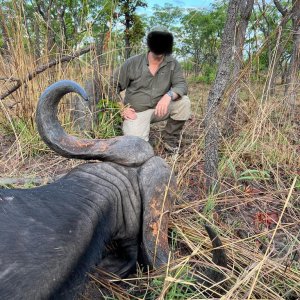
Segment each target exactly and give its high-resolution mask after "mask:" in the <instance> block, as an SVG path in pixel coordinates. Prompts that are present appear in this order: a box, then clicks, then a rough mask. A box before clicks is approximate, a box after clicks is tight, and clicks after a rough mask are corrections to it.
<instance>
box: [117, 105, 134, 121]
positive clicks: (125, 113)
mask: <svg viewBox="0 0 300 300" xmlns="http://www.w3.org/2000/svg"><path fill="white" fill-rule="evenodd" d="M121 116H122V117H123V119H124V120H135V119H136V112H135V110H134V109H133V108H131V107H124V108H123V109H122V111H121Z"/></svg>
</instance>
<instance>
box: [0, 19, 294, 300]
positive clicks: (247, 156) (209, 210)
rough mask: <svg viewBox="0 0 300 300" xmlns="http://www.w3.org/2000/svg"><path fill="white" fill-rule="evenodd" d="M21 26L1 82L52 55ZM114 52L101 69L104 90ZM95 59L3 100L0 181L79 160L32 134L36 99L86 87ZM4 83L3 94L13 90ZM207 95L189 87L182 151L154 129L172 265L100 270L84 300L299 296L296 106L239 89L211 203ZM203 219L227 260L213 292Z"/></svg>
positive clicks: (52, 171) (0, 67)
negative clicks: (69, 83)
mask: <svg viewBox="0 0 300 300" xmlns="http://www.w3.org/2000/svg"><path fill="white" fill-rule="evenodd" d="M20 23H21V22H20ZM22 30H23V28H22V27H20V28H19V30H16V32H15V33H14V41H15V47H14V49H12V51H13V60H12V61H7V60H4V58H1V57H0V77H9V78H24V77H25V76H26V74H27V73H28V72H30V71H32V70H34V69H35V68H36V66H37V65H38V64H41V63H43V62H46V61H47V59H48V57H47V56H45V57H42V58H41V59H40V61H38V62H37V61H36V60H35V59H34V57H33V56H32V55H30V54H29V53H28V52H30V51H28V50H26V49H25V46H24V43H23V38H24V34H23V33H22ZM112 47H113V43H112ZM29 50H30V49H29ZM31 50H32V49H31ZM111 53H112V52H109V53H108V55H107V60H106V61H105V66H104V67H103V68H102V70H103V74H106V75H105V76H104V75H103V74H102V75H103V76H102V78H103V83H104V85H105V84H106V85H107V74H108V71H107V70H108V69H109V67H110V66H111V60H112V57H111V56H112V54H111ZM94 62H95V55H94V53H92V54H90V55H87V56H86V57H85V58H84V59H80V60H79V59H78V60H76V61H74V62H72V63H69V64H67V65H61V64H59V65H57V66H56V67H55V68H52V69H49V70H48V71H46V72H44V73H43V74H41V75H39V76H37V77H36V78H35V79H34V80H32V81H29V82H28V83H27V84H26V86H25V85H24V86H22V87H21V88H20V89H19V90H18V91H17V92H15V93H14V94H12V95H11V96H10V97H8V98H6V99H5V100H4V101H1V102H0V107H1V114H0V121H1V125H0V142H1V155H2V157H1V162H0V170H1V176H2V177H20V176H45V177H48V176H54V175H56V174H60V173H63V172H65V171H67V170H68V169H71V168H72V167H73V166H74V165H76V164H78V163H80V162H79V161H75V160H66V159H64V158H61V157H58V156H56V155H54V154H53V153H52V152H49V150H48V149H47V148H46V147H45V146H44V145H43V143H42V142H41V141H40V139H39V138H38V136H37V133H36V131H35V128H34V127H35V126H34V112H35V106H36V103H37V99H38V98H39V96H40V94H41V93H42V91H43V90H44V89H45V88H46V87H47V86H48V85H49V84H50V83H53V82H55V81H57V80H59V79H72V80H75V81H77V82H79V83H81V84H82V83H84V81H85V80H86V79H88V78H91V76H92V75H93V74H92V72H93V63H94ZM2 83H3V84H1V86H0V93H3V92H4V91H5V90H6V88H7V87H8V86H10V85H11V84H13V83H12V82H9V81H7V82H5V83H4V82H2ZM208 89H209V87H207V86H203V85H200V84H198V85H197V84H192V85H191V86H190V97H191V99H192V101H193V105H194V107H193V112H194V117H193V119H192V120H190V121H189V123H188V124H187V126H186V129H185V133H184V138H183V140H182V146H183V147H184V151H183V152H182V153H181V154H180V155H177V156H168V155H166V154H165V153H164V151H163V150H162V147H161V146H160V144H159V141H158V140H159V132H158V130H157V129H154V131H153V136H154V138H155V139H156V140H157V141H158V144H157V146H156V147H155V150H156V152H157V154H158V155H161V156H163V157H165V158H166V160H167V161H168V163H169V164H170V165H171V166H174V169H175V172H176V175H177V180H178V187H179V189H178V197H177V202H176V205H175V206H174V209H173V212H172V215H171V222H170V245H171V250H172V252H171V253H170V262H169V264H168V265H167V266H166V267H165V268H164V269H161V270H155V271H151V272H144V273H141V272H138V274H137V275H136V277H132V278H129V279H126V280H124V281H120V280H119V279H110V280H108V279H105V277H104V276H102V275H103V274H102V273H101V271H100V270H99V271H96V272H95V273H94V274H93V275H91V282H90V288H91V289H90V291H88V292H87V294H86V297H85V298H91V297H97V298H98V297H100V296H101V294H102V293H104V294H105V297H106V298H107V299H206V298H212V297H214V298H221V299H274V300H277V299H290V300H292V299H299V298H300V285H299V282H300V262H299V256H300V241H299V239H300V237H299V236H300V226H299V222H300V221H299V220H300V192H299V191H300V178H299V176H300V160H299V153H300V145H299V132H300V122H299V115H300V109H299V103H298V106H297V111H296V113H295V114H294V116H291V115H289V113H288V111H286V108H285V105H284V102H285V99H284V97H283V96H282V92H281V88H278V91H277V93H276V96H275V97H273V98H270V97H268V99H267V101H262V99H265V98H266V97H265V95H262V91H263V87H262V86H261V85H256V84H255V83H251V84H250V83H249V82H248V83H244V84H243V88H242V94H241V102H240V104H239V115H238V118H237V121H236V124H235V134H234V136H232V137H230V138H224V139H223V140H222V144H221V160H220V165H219V183H220V186H221V189H220V191H219V193H218V194H216V195H212V196H209V197H207V196H205V194H204V192H203V190H204V183H203V181H204V174H203V144H204V136H205V131H204V128H203V117H204V107H205V101H206V99H207V94H208ZM267 94H268V93H267ZM66 107H67V106H63V107H62V111H63V116H62V120H63V122H64V123H69V122H70V121H69V120H70V118H69V117H68V116H69V114H68V113H67V112H66V111H65V110H64V108H66ZM297 117H298V118H297ZM220 120H222V119H221V118H220ZM71 125H72V124H71ZM67 127H68V128H69V130H72V126H67ZM204 222H208V223H211V224H212V225H213V226H214V228H215V229H216V230H218V232H219V234H220V235H221V237H222V240H223V243H224V246H223V247H224V249H225V250H226V252H227V255H228V259H229V268H228V269H226V270H219V271H220V273H222V274H223V275H224V279H223V282H222V284H217V285H213V286H211V287H207V285H205V284H204V282H203V277H204V276H205V275H204V273H205V270H207V268H209V267H210V268H217V267H216V266H214V265H213V263H212V261H211V253H210V251H211V243H210V241H209V239H208V237H207V234H206V233H205V231H204V229H203V226H202V225H203V223H204ZM203 271H204V272H203ZM104 287H105V289H103V288H104ZM93 295H94V296H93Z"/></svg>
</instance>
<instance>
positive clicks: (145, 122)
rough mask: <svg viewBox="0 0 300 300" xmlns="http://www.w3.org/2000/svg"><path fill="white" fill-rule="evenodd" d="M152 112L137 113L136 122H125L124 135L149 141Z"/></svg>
mask: <svg viewBox="0 0 300 300" xmlns="http://www.w3.org/2000/svg"><path fill="white" fill-rule="evenodd" d="M151 114H152V110H147V111H144V112H140V113H136V119H135V120H124V122H123V127H122V129H123V134H124V135H133V136H138V137H140V138H142V139H144V140H145V141H147V142H148V141H149V132H150V118H151Z"/></svg>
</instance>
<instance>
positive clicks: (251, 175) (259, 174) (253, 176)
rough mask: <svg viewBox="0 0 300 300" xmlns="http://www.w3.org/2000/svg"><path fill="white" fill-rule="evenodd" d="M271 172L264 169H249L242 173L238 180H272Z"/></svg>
mask: <svg viewBox="0 0 300 300" xmlns="http://www.w3.org/2000/svg"><path fill="white" fill-rule="evenodd" d="M270 177H271V176H270V172H268V171H263V170H255V169H247V170H245V171H244V172H242V173H241V174H240V176H239V177H238V179H237V180H238V181H242V180H243V181H245V180H247V181H256V180H264V181H266V180H270Z"/></svg>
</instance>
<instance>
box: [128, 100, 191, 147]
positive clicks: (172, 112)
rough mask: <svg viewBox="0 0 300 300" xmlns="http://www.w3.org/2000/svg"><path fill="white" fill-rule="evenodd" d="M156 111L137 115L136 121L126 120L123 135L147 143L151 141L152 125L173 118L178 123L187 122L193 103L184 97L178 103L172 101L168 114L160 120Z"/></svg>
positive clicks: (147, 111) (150, 110)
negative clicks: (137, 137)
mask: <svg viewBox="0 0 300 300" xmlns="http://www.w3.org/2000/svg"><path fill="white" fill-rule="evenodd" d="M154 111H155V109H148V110H145V111H142V112H138V113H136V115H137V117H136V119H135V120H124V122H123V134H124V135H134V136H139V137H141V138H142V139H144V140H145V141H149V132H150V124H151V123H155V122H160V121H164V120H167V119H168V118H171V119H173V120H178V121H186V120H188V119H189V117H190V115H191V102H190V99H189V97H188V96H183V97H181V98H180V99H178V100H176V101H172V102H171V103H170V105H169V108H168V113H167V114H166V115H165V116H163V117H161V118H159V117H157V116H156V115H155V114H154Z"/></svg>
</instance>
